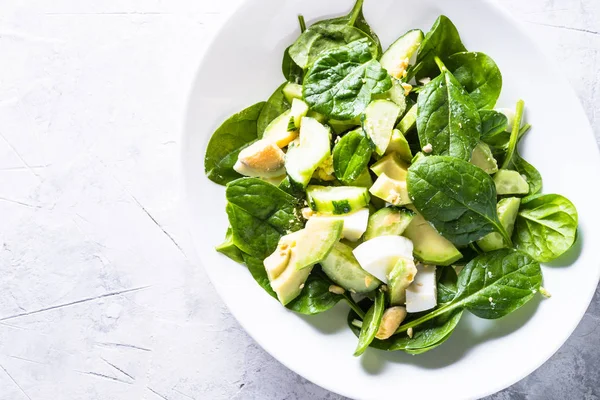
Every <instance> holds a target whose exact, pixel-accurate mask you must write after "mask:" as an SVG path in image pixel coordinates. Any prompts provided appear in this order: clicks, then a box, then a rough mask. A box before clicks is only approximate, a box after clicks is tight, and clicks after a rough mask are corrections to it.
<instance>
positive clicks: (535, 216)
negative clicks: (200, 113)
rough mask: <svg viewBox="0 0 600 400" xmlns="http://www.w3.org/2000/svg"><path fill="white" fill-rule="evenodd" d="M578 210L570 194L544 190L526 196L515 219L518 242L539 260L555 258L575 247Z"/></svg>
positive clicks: (516, 243)
mask: <svg viewBox="0 0 600 400" xmlns="http://www.w3.org/2000/svg"><path fill="white" fill-rule="evenodd" d="M577 220H578V216H577V210H576V208H575V206H574V205H573V203H571V202H570V201H569V200H568V199H567V198H566V197H563V196H561V195H558V194H544V195H537V196H533V197H528V198H525V199H524V200H523V201H522V202H521V208H520V209H519V214H517V220H516V222H515V233H514V240H515V246H516V247H517V248H518V249H519V250H521V251H524V252H525V253H527V254H529V255H530V256H531V257H533V258H535V259H536V260H538V261H539V262H548V261H552V260H554V259H556V258H558V257H559V256H561V255H562V254H563V253H565V252H566V251H567V250H569V249H570V248H571V246H572V245H573V243H574V242H575V238H576V234H577V223H578V221H577Z"/></svg>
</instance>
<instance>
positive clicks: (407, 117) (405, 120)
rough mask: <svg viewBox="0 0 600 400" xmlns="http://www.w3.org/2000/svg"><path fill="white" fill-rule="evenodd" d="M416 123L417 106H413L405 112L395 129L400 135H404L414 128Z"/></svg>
mask: <svg viewBox="0 0 600 400" xmlns="http://www.w3.org/2000/svg"><path fill="white" fill-rule="evenodd" d="M416 123H417V105H416V104H415V105H413V106H412V107H411V108H410V109H409V110H408V111H407V112H406V114H404V116H403V117H402V119H401V120H400V122H398V125H396V128H397V129H398V130H399V131H400V132H402V134H404V135H406V134H407V133H408V131H410V130H411V129H412V128H414V127H415V125H416Z"/></svg>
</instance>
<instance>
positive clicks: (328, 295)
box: [286, 270, 344, 315]
mask: <svg viewBox="0 0 600 400" xmlns="http://www.w3.org/2000/svg"><path fill="white" fill-rule="evenodd" d="M331 285H333V282H331V281H330V280H329V279H328V278H327V277H326V276H325V275H324V274H323V273H321V271H319V270H313V271H312V272H311V274H310V275H309V276H308V279H307V280H306V282H305V283H304V288H302V292H300V295H298V297H296V298H295V299H294V300H292V301H291V302H290V303H288V305H287V306H286V307H287V308H289V309H290V310H294V311H296V312H298V313H300V314H305V315H315V314H319V313H322V312H324V311H327V310H329V309H330V308H331V307H333V306H335V305H336V304H337V303H338V302H339V301H340V300H342V299H343V298H344V296H343V295H341V294H335V293H332V292H330V291H329V286H331Z"/></svg>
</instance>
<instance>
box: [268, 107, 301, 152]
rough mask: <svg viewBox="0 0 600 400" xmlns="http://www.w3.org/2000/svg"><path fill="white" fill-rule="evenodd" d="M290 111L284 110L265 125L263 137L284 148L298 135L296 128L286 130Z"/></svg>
mask: <svg viewBox="0 0 600 400" xmlns="http://www.w3.org/2000/svg"><path fill="white" fill-rule="evenodd" d="M291 115H292V113H291V111H290V110H287V111H284V112H283V114H281V115H280V116H278V117H276V118H275V119H274V120H273V121H271V123H270V124H269V125H267V127H266V128H265V132H264V133H263V139H265V140H268V141H270V142H275V143H276V144H277V146H279V147H280V148H284V147H285V146H287V145H288V144H290V142H291V141H292V140H294V139H296V138H297V137H298V131H297V130H296V129H292V130H288V128H289V126H288V125H289V123H290V118H291Z"/></svg>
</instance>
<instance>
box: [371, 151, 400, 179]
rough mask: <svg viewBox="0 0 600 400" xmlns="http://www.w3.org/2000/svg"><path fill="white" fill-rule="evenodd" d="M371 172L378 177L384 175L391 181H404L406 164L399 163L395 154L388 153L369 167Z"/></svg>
mask: <svg viewBox="0 0 600 400" xmlns="http://www.w3.org/2000/svg"><path fill="white" fill-rule="evenodd" d="M371 171H373V172H374V173H375V175H377V176H380V175H381V174H386V175H387V176H388V177H390V178H392V179H396V180H398V181H405V180H406V175H408V164H407V163H405V162H404V161H401V160H400V158H398V156H397V155H396V154H395V153H390V154H388V155H387V156H385V157H383V158H381V160H379V161H377V162H376V163H375V164H373V165H372V166H371Z"/></svg>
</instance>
